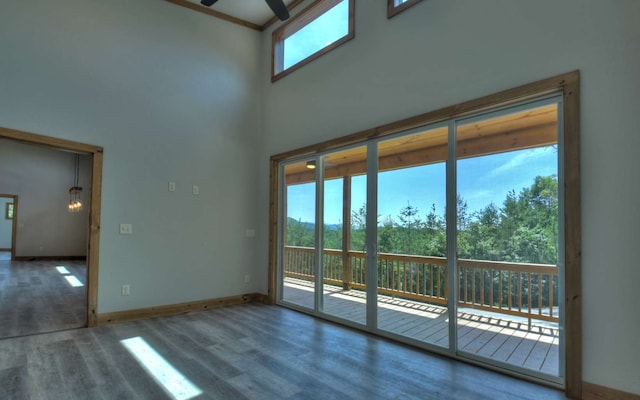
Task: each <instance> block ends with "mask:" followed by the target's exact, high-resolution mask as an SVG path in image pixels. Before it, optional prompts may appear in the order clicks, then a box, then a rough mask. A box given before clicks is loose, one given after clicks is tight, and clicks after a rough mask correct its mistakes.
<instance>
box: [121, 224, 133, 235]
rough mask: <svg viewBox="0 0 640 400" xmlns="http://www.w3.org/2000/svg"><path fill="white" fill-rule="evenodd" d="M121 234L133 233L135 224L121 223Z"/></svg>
mask: <svg viewBox="0 0 640 400" xmlns="http://www.w3.org/2000/svg"><path fill="white" fill-rule="evenodd" d="M120 234H121V235H131V234H133V225H132V224H120Z"/></svg>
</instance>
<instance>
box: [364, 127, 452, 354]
mask: <svg viewBox="0 0 640 400" xmlns="http://www.w3.org/2000/svg"><path fill="white" fill-rule="evenodd" d="M448 132H449V130H448V128H447V127H446V126H444V127H440V128H434V129H429V130H426V131H421V132H418V133H415V134H410V135H405V136H402V137H398V138H395V139H391V140H386V141H382V142H380V143H379V144H378V238H377V240H378V288H377V320H378V328H379V329H381V330H384V331H387V332H390V333H393V334H395V335H400V336H403V337H407V338H410V339H413V340H417V341H420V342H424V343H429V344H432V345H436V346H441V347H445V348H447V347H449V316H448V307H447V295H448V289H447V259H446V252H447V235H446V218H445V205H446V161H447V152H448V150H447V142H448Z"/></svg>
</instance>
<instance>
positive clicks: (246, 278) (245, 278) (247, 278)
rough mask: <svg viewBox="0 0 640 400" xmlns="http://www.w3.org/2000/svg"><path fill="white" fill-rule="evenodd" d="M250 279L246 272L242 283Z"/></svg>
mask: <svg viewBox="0 0 640 400" xmlns="http://www.w3.org/2000/svg"><path fill="white" fill-rule="evenodd" d="M250 280H251V277H250V276H249V274H246V275H245V276H244V283H249V281H250Z"/></svg>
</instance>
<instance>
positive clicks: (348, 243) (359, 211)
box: [322, 146, 367, 325]
mask: <svg viewBox="0 0 640 400" xmlns="http://www.w3.org/2000/svg"><path fill="white" fill-rule="evenodd" d="M366 159H367V149H366V147H364V146H361V147H357V148H352V149H348V150H344V151H339V152H334V153H330V154H328V155H326V156H325V157H324V159H323V165H324V174H323V176H324V188H323V189H324V191H323V194H324V204H323V211H324V213H323V214H324V224H323V243H324V250H323V267H324V270H323V272H324V276H323V282H322V284H323V286H322V288H323V289H322V312H324V313H325V314H328V315H331V316H335V317H338V318H341V319H345V320H348V321H350V322H353V323H356V324H360V325H365V324H366V317H367V297H366V290H367V286H366V281H365V278H366V274H365V269H366V263H365V257H366V251H365V229H366V223H365V216H366V211H365V210H366V185H367V176H366Z"/></svg>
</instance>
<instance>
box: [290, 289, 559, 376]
mask: <svg viewBox="0 0 640 400" xmlns="http://www.w3.org/2000/svg"><path fill="white" fill-rule="evenodd" d="M313 290H314V289H313V283H312V282H309V281H305V280H301V279H294V278H289V277H288V278H286V279H285V281H284V290H283V299H285V301H287V302H289V303H294V304H297V305H299V306H302V307H305V308H313V300H314V293H313ZM323 302H324V307H323V310H324V312H325V313H326V314H329V315H333V316H337V317H340V318H344V319H347V320H350V321H353V322H356V323H358V324H363V325H364V324H365V320H366V319H365V318H366V300H365V293H364V292H363V291H360V290H343V289H342V288H341V287H337V286H331V285H325V286H324V293H323ZM378 327H379V328H380V329H381V330H384V331H388V332H392V333H395V334H398V335H402V336H405V337H408V338H411V339H414V340H418V341H421V342H425V343H429V344H432V345H436V346H441V347H447V346H448V342H449V336H448V335H449V328H448V315H447V309H446V308H445V307H442V306H439V305H432V304H427V303H421V302H418V301H413V300H404V299H399V298H394V297H391V296H384V295H379V296H378ZM458 349H459V351H460V352H465V353H469V354H472V355H475V356H480V357H485V358H489V359H491V360H494V361H499V362H503V363H506V364H510V365H514V366H517V367H521V368H525V369H528V370H531V371H535V372H540V373H543V374H547V375H552V376H558V357H559V350H558V349H559V347H558V329H557V326H556V325H555V324H551V323H548V322H545V321H533V322H532V323H531V326H529V323H528V321H527V320H526V319H523V318H518V317H512V316H508V315H501V314H497V313H489V312H484V311H477V310H473V309H467V308H459V309H458Z"/></svg>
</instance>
